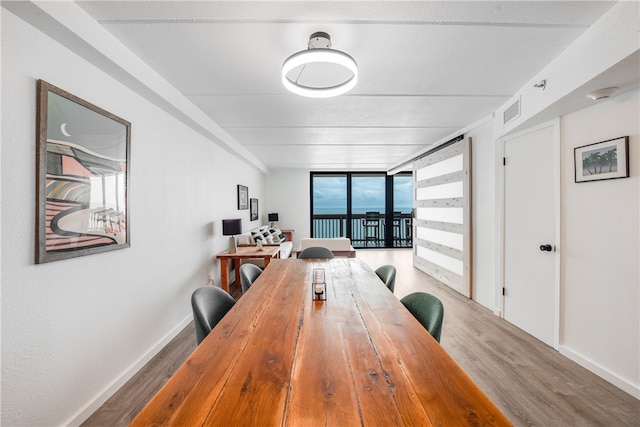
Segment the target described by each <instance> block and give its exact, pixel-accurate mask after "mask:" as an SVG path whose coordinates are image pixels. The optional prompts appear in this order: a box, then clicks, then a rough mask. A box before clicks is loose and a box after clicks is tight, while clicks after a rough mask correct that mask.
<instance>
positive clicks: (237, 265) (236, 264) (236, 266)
mask: <svg viewBox="0 0 640 427" xmlns="http://www.w3.org/2000/svg"><path fill="white" fill-rule="evenodd" d="M241 264H242V260H241V259H240V258H234V259H233V268H234V269H235V271H236V281H235V283H236V286H240V265H241Z"/></svg>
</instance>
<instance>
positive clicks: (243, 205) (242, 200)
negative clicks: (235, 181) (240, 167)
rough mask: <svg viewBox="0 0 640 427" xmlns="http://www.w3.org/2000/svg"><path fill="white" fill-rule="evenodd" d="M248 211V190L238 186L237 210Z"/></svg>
mask: <svg viewBox="0 0 640 427" xmlns="http://www.w3.org/2000/svg"><path fill="white" fill-rule="evenodd" d="M245 209H249V188H248V187H246V186H244V185H238V210H245Z"/></svg>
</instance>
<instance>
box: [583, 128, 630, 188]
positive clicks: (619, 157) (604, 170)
mask: <svg viewBox="0 0 640 427" xmlns="http://www.w3.org/2000/svg"><path fill="white" fill-rule="evenodd" d="M573 151H574V162H575V181H576V182H586V181H599V180H603V179H615V178H628V177H629V137H628V136H622V137H620V138H615V139H609V140H607V141H602V142H596V143H595V144H589V145H584V146H582V147H576V148H574V150H573Z"/></svg>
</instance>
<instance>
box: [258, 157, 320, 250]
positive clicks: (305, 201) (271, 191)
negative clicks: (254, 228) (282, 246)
mask: <svg viewBox="0 0 640 427" xmlns="http://www.w3.org/2000/svg"><path fill="white" fill-rule="evenodd" d="M309 173H310V171H309V170H307V169H273V170H271V171H270V173H269V182H268V187H267V198H268V199H269V202H268V203H269V212H277V213H278V214H279V215H278V219H279V221H278V224H277V225H278V227H279V228H285V229H293V230H294V235H293V240H294V242H293V248H294V249H295V248H298V247H299V246H300V239H301V238H303V237H311V223H310V218H311V199H310V197H311V196H310V191H309V188H310V178H309Z"/></svg>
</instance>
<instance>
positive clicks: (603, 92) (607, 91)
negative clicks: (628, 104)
mask: <svg viewBox="0 0 640 427" xmlns="http://www.w3.org/2000/svg"><path fill="white" fill-rule="evenodd" d="M618 89H619V88H617V87H606V88H604V89H599V90H596V91H594V92H591V93H589V94H587V98H590V99H592V100H594V101H597V100H598V99H605V98H609V97H610V96H611V95H613V94H614V93H616V92H617V91H618Z"/></svg>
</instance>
